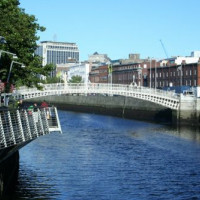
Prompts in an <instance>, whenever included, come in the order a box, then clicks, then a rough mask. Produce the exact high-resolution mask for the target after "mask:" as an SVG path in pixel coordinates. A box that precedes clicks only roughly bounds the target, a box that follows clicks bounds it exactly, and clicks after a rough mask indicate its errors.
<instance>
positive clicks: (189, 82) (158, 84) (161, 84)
mask: <svg viewBox="0 0 200 200" xmlns="http://www.w3.org/2000/svg"><path fill="white" fill-rule="evenodd" d="M180 82H181V80H177V81H174V82H173V81H171V82H169V81H167V80H166V81H157V82H156V87H168V86H178V85H181V84H182V85H186V86H197V81H196V80H195V79H194V80H193V84H192V80H191V79H189V80H183V82H182V83H181V84H180ZM152 86H153V87H155V82H154V81H152Z"/></svg>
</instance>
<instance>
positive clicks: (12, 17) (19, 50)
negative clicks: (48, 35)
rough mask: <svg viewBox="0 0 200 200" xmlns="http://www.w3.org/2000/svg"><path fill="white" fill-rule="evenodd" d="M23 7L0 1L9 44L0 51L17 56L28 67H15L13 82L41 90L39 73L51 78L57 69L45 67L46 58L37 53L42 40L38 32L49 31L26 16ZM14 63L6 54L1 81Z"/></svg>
mask: <svg viewBox="0 0 200 200" xmlns="http://www.w3.org/2000/svg"><path fill="white" fill-rule="evenodd" d="M19 5H20V3H19V0H1V1H0V36H3V37H4V38H5V40H6V42H7V43H6V44H0V49H1V50H4V51H9V52H12V53H14V54H16V56H17V57H18V59H17V62H20V63H23V64H24V65H25V66H26V67H25V68H21V66H20V65H17V64H16V65H13V69H12V73H11V76H10V81H9V82H10V83H14V84H15V85H16V86H19V85H27V86H29V87H32V86H38V87H39V85H38V83H39V74H42V75H44V76H47V75H48V74H49V72H50V71H52V69H53V65H47V66H44V67H43V66H42V59H41V58H40V57H39V56H37V55H35V54H34V52H35V50H36V48H37V41H38V40H39V37H38V36H37V33H38V31H45V28H44V27H43V26H40V25H39V24H38V23H37V19H36V18H35V16H34V15H29V14H26V13H25V10H24V9H22V8H20V7H19ZM11 60H12V56H9V55H8V54H4V53H2V56H1V60H0V80H2V81H3V82H6V79H7V76H8V73H9V69H10V63H11Z"/></svg>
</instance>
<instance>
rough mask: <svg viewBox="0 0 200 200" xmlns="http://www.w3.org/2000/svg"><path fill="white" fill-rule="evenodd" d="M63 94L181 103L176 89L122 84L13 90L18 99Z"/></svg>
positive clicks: (172, 105)
mask: <svg viewBox="0 0 200 200" xmlns="http://www.w3.org/2000/svg"><path fill="white" fill-rule="evenodd" d="M62 94H84V95H87V94H106V95H121V96H126V97H133V98H138V99H143V100H146V101H151V102H154V103H156V104H159V105H162V106H165V107H167V108H171V109H174V110H178V109H179V104H180V102H179V101H180V99H179V97H178V96H177V94H176V93H175V92H174V91H163V90H158V89H154V88H148V87H135V86H132V85H122V84H95V83H86V84H82V83H78V84H73V83H67V84H64V83H60V84H59V83H57V84H45V85H43V90H37V89H36V88H26V87H21V88H20V89H19V90H16V91H15V92H13V94H12V95H13V96H14V97H15V98H17V99H31V98H36V97H42V96H49V95H62Z"/></svg>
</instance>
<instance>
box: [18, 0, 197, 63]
mask: <svg viewBox="0 0 200 200" xmlns="http://www.w3.org/2000/svg"><path fill="white" fill-rule="evenodd" d="M20 3H21V4H20V7H21V8H24V9H25V12H26V13H28V14H33V15H35V16H36V18H37V19H38V23H39V24H40V25H42V26H45V27H46V31H45V32H42V33H41V32H39V33H38V35H39V36H40V41H44V40H45V41H46V40H51V41H58V42H74V43H76V44H77V45H78V47H79V51H80V61H83V60H87V59H88V55H91V54H93V53H94V52H96V51H97V52H98V53H103V54H104V53H105V54H107V55H108V56H109V57H110V58H111V59H113V60H114V59H121V58H128V54H129V53H139V54H140V55H141V58H147V57H153V58H165V57H166V54H165V52H164V50H163V48H162V45H161V42H160V40H162V42H163V44H164V46H165V49H166V51H167V54H168V56H169V57H170V56H189V55H190V53H191V52H192V51H194V50H200V12H199V8H200V0H190V1H189V0H20Z"/></svg>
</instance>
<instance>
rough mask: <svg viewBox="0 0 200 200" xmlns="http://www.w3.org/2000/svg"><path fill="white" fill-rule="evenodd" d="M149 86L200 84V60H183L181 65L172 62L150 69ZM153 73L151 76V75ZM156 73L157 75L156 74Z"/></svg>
mask: <svg viewBox="0 0 200 200" xmlns="http://www.w3.org/2000/svg"><path fill="white" fill-rule="evenodd" d="M148 74H149V76H148V83H149V84H148V86H150V83H151V86H152V87H155V83H156V87H157V88H163V87H169V86H170V87H172V86H194V87H196V86H200V62H196V63H188V64H186V63H185V62H182V64H181V65H176V64H172V65H171V64H170V63H168V64H167V65H166V66H158V67H156V68H155V67H152V68H151V73H150V69H148ZM150 74H151V76H150ZM155 75H156V76H155Z"/></svg>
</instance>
